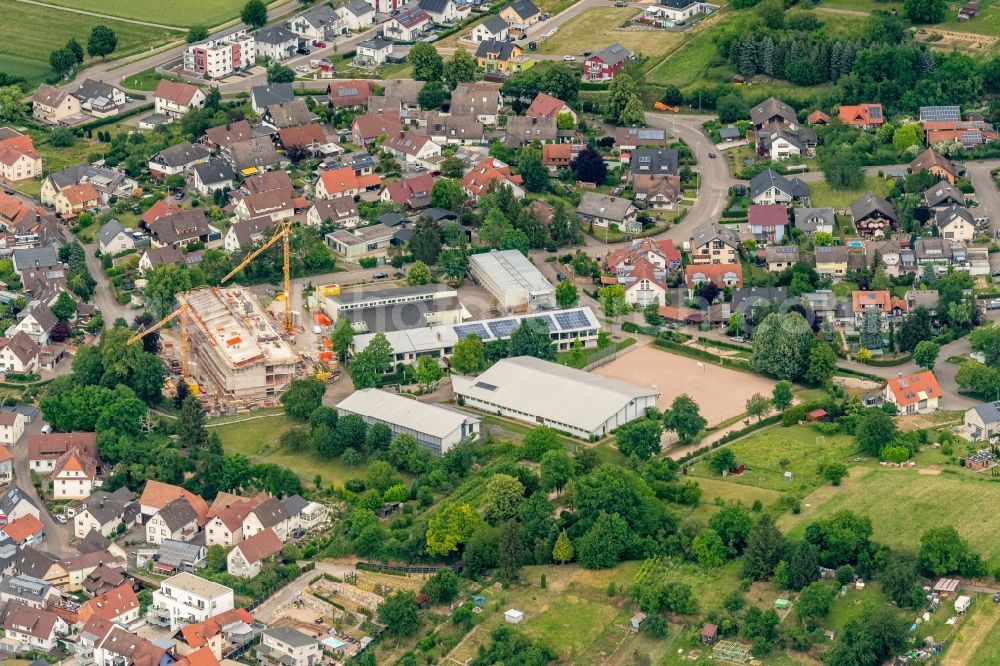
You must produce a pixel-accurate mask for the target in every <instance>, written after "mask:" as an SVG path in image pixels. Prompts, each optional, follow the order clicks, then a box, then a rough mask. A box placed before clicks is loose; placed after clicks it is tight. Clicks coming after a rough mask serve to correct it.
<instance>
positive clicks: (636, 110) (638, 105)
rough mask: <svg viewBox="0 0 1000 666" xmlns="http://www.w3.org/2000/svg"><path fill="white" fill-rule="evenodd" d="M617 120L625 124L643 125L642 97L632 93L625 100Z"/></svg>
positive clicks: (644, 114) (644, 119) (644, 115)
mask: <svg viewBox="0 0 1000 666" xmlns="http://www.w3.org/2000/svg"><path fill="white" fill-rule="evenodd" d="M618 122H619V123H620V124H621V125H625V126H633V127H634V126H636V125H644V124H645V123H646V112H645V109H643V107H642V99H640V97H639V96H638V95H632V96H630V97H629V98H628V100H627V101H626V102H625V108H624V109H622V112H621V115H619V116H618Z"/></svg>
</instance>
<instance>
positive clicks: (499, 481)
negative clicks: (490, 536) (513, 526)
mask: <svg viewBox="0 0 1000 666" xmlns="http://www.w3.org/2000/svg"><path fill="white" fill-rule="evenodd" d="M523 501H524V485H522V484H521V482H520V481H518V480H517V479H515V478H514V477H513V476H510V475H509V474H494V475H493V476H491V477H490V479H489V481H487V482H486V493H485V496H484V498H483V507H484V512H483V517H484V518H485V519H486V522H488V523H489V524H491V525H494V526H496V525H499V524H500V523H503V522H506V521H508V520H511V519H512V518H514V517H515V516H517V510H518V508H519V507H520V506H521V503H522V502H523Z"/></svg>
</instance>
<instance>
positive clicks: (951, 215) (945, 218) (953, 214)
mask: <svg viewBox="0 0 1000 666" xmlns="http://www.w3.org/2000/svg"><path fill="white" fill-rule="evenodd" d="M958 219H962V220H965V221H966V222H967V223H969V224H971V225H972V226H973V227H975V226H976V220H975V218H974V217H972V213H970V212H969V209H968V208H965V207H964V206H952V207H951V208H946V209H945V210H939V211H938V212H937V213H935V214H934V224H936V225H937V227H938V229H944V228H945V227H946V226H948V225H949V224H951V223H952V222H954V221H955V220H958Z"/></svg>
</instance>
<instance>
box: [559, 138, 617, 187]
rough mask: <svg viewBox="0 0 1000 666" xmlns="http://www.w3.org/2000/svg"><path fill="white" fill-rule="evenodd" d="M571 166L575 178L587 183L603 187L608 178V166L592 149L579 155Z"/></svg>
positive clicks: (587, 149)
mask: <svg viewBox="0 0 1000 666" xmlns="http://www.w3.org/2000/svg"><path fill="white" fill-rule="evenodd" d="M569 166H570V168H571V169H572V170H573V175H574V177H575V178H576V179H577V180H581V181H584V182H586V183H594V184H596V185H603V184H604V181H605V180H607V177H608V165H607V164H606V163H605V162H604V158H603V157H601V154H600V153H599V152H597V151H596V150H594V149H593V148H590V147H587V148H584V149H583V150H581V151H580V152H579V153H577V156H576V158H575V159H574V160H573V161H572V162H570V165H569Z"/></svg>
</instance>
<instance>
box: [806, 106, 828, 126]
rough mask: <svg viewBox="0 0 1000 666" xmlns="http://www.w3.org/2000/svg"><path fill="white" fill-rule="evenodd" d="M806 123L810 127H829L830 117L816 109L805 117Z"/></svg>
mask: <svg viewBox="0 0 1000 666" xmlns="http://www.w3.org/2000/svg"><path fill="white" fill-rule="evenodd" d="M806 122H807V123H809V124H810V125H829V124H830V116H828V115H826V114H825V113H823V112H822V111H820V110H819V109H816V110H815V111H813V112H812V113H810V114H809V115H808V117H806Z"/></svg>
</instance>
